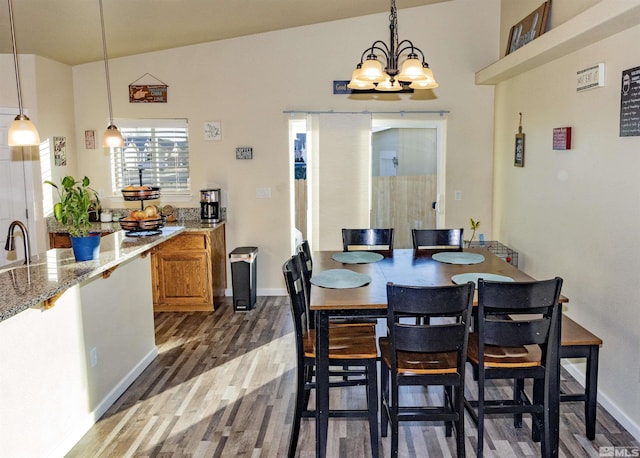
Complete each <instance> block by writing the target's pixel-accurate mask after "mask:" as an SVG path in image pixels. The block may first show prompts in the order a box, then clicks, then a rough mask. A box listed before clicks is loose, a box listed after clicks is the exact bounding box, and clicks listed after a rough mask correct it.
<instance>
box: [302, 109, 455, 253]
mask: <svg viewBox="0 0 640 458" xmlns="http://www.w3.org/2000/svg"><path fill="white" fill-rule="evenodd" d="M431 117H433V115H431ZM445 127H446V120H445V119H444V118H442V116H440V119H419V118H418V117H416V116H415V115H414V117H412V118H407V117H404V116H402V115H400V114H398V115H397V116H396V117H393V115H388V114H386V115H384V117H382V116H378V115H373V116H372V114H368V116H367V115H366V114H365V113H322V114H319V115H317V114H308V115H307V116H306V117H305V118H302V117H299V118H297V119H291V120H290V122H289V139H290V141H289V145H290V164H291V175H290V176H291V180H292V186H291V189H292V196H291V208H292V213H291V215H292V218H291V227H292V234H297V237H296V236H294V237H292V239H294V240H292V243H293V245H294V247H295V244H296V243H297V241H296V240H295V239H296V238H298V237H303V238H304V239H307V240H309V241H310V243H311V246H312V249H314V250H318V249H325V250H337V249H341V247H342V243H341V236H340V228H341V227H394V228H395V229H396V230H395V234H396V235H395V237H394V239H395V241H394V245H395V246H396V247H397V248H411V246H412V242H411V229H412V228H436V227H443V222H444V205H443V203H442V198H441V196H442V195H444V192H443V190H444V179H442V177H444V164H445V160H444V156H445V146H444V139H445V138H446V137H445ZM301 139H304V140H303V141H302V140H301ZM302 144H304V150H303V152H302V153H301V145H302ZM301 159H302V160H301ZM302 169H304V174H303V173H302ZM320 169H322V170H320Z"/></svg>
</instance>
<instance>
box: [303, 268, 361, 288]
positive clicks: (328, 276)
mask: <svg viewBox="0 0 640 458" xmlns="http://www.w3.org/2000/svg"><path fill="white" fill-rule="evenodd" d="M311 283H312V284H314V285H316V286H320V287H322V288H358V287H359V286H364V285H368V284H369V283H371V277H370V276H369V275H365V274H359V273H358V272H354V271H353V270H349V269H329V270H323V271H322V272H318V273H317V274H313V277H311Z"/></svg>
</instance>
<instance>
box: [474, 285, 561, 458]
mask: <svg viewBox="0 0 640 458" xmlns="http://www.w3.org/2000/svg"><path fill="white" fill-rule="evenodd" d="M561 288H562V279H561V278H559V277H556V278H554V279H550V280H542V281H533V282H494V281H485V280H483V279H479V280H478V310H477V320H476V323H475V324H476V325H477V331H476V332H473V333H471V334H470V335H469V346H468V349H467V359H468V361H469V362H470V363H471V365H472V366H473V369H474V371H477V382H478V396H477V400H472V399H469V398H465V407H466V409H467V410H468V412H469V414H470V415H471V418H472V419H473V421H474V423H475V424H476V425H477V427H478V443H477V456H478V457H482V454H483V445H484V419H485V416H486V415H491V414H505V413H509V414H513V415H514V426H515V427H516V428H518V427H521V426H522V414H525V413H527V414H531V416H532V420H533V421H532V425H533V427H532V436H533V438H534V440H537V439H538V438H539V437H540V435H541V436H542V437H541V439H542V442H541V452H542V453H541V454H542V456H543V457H548V456H550V455H551V448H550V438H549V407H550V404H549V396H550V392H549V390H550V385H549V379H550V376H551V372H552V371H554V370H555V369H554V368H555V367H556V366H557V364H559V353H558V350H559V349H558V341H559V339H558V336H557V335H556V333H557V325H558V314H559V313H561V312H560V305H559V298H560V290H561ZM493 379H507V380H512V381H514V383H513V397H512V398H510V399H494V397H492V399H487V387H488V384H487V381H488V380H493ZM525 379H532V380H533V396H532V397H529V396H528V395H527V393H526V392H525V389H524V380H525ZM492 393H493V391H492ZM556 395H557V394H556Z"/></svg>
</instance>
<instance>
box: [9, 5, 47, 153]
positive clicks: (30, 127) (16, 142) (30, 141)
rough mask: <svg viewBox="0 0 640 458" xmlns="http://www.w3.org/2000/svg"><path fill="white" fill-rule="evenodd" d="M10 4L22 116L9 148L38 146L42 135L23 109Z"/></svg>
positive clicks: (11, 130)
mask: <svg viewBox="0 0 640 458" xmlns="http://www.w3.org/2000/svg"><path fill="white" fill-rule="evenodd" d="M8 3H9V24H10V26H11V45H12V47H13V65H14V67H15V73H16V88H17V90H18V109H19V110H20V114H18V116H16V118H15V119H14V120H13V122H12V123H11V125H10V126H9V131H8V132H7V137H8V138H7V139H8V142H7V144H8V145H9V146H37V145H39V144H40V135H39V134H38V130H37V129H36V126H35V125H34V124H33V122H31V120H30V119H29V117H28V116H27V115H25V114H24V112H23V109H22V91H21V90H20V70H19V68H18V52H17V50H16V33H15V30H14V26H13V5H12V4H11V0H8Z"/></svg>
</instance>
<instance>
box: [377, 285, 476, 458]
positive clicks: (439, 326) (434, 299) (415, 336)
mask: <svg viewBox="0 0 640 458" xmlns="http://www.w3.org/2000/svg"><path fill="white" fill-rule="evenodd" d="M474 290H475V285H474V283H472V282H469V283H466V284H463V285H454V286H402V285H394V284H393V283H389V284H387V302H388V306H387V329H388V333H389V335H388V337H381V338H380V339H379V343H380V359H381V361H382V363H381V371H380V380H381V393H380V400H381V401H380V406H381V409H382V413H381V433H382V436H383V437H385V436H386V435H387V428H388V424H389V423H391V456H392V457H396V456H398V424H399V423H400V422H401V421H412V422H413V421H444V422H445V424H446V428H445V433H446V435H447V436H451V433H452V430H453V429H455V432H456V448H457V456H458V457H464V456H465V434H464V380H465V376H464V373H465V363H466V359H467V339H468V335H469V325H470V319H471V309H472V306H473V294H474ZM422 317H427V318H428V320H426V324H418V321H417V320H418V319H419V318H422ZM404 318H415V320H414V321H416V324H410V323H408V322H405V321H406V320H404ZM401 319H403V320H402V321H401ZM404 385H413V386H416V385H418V386H425V387H427V386H433V385H436V386H443V387H444V399H443V403H442V404H441V405H437V406H435V405H425V406H417V405H416V404H415V402H411V403H410V404H407V403H406V402H405V403H404V404H403V403H402V398H401V396H400V387H401V386H404Z"/></svg>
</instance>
